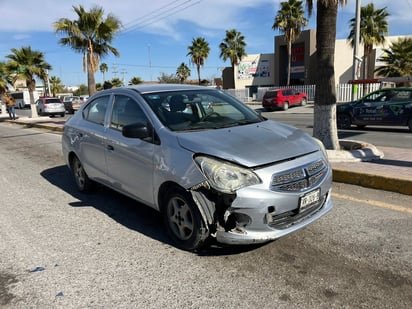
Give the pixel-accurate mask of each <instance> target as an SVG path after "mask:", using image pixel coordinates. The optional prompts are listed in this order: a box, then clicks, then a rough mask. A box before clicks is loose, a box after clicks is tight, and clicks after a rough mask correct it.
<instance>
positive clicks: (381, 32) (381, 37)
mask: <svg viewBox="0 0 412 309" xmlns="http://www.w3.org/2000/svg"><path fill="white" fill-rule="evenodd" d="M388 16H389V13H388V12H387V10H386V7H384V8H382V9H376V10H375V7H374V5H373V3H369V4H368V5H366V6H363V7H361V12H360V36H359V43H363V55H364V61H363V62H364V63H363V78H365V79H367V78H373V76H372V74H370V73H369V70H368V67H369V65H368V63H369V60H370V55H371V52H372V50H373V46H374V45H378V44H383V43H384V42H385V35H387V34H388V21H387V20H386V18H387V17H388ZM349 22H350V27H351V31H350V33H349V36H348V40H349V41H350V44H351V45H352V47H353V46H354V45H355V42H354V41H355V31H356V18H352V19H351V20H350V21H349Z"/></svg>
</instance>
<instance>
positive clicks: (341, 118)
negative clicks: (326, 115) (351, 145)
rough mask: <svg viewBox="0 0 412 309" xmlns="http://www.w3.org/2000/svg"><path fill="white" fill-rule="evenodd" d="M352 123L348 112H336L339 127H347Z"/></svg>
mask: <svg viewBox="0 0 412 309" xmlns="http://www.w3.org/2000/svg"><path fill="white" fill-rule="evenodd" d="M351 125H352V121H351V119H350V116H349V115H348V114H338V123H337V126H338V128H339V129H349V128H350V127H351Z"/></svg>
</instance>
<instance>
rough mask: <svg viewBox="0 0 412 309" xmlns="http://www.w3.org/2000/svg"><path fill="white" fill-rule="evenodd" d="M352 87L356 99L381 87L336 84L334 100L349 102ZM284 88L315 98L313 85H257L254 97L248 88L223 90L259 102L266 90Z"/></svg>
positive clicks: (379, 85)
mask: <svg viewBox="0 0 412 309" xmlns="http://www.w3.org/2000/svg"><path fill="white" fill-rule="evenodd" d="M353 87H355V89H354V90H355V93H354V100H357V99H359V98H361V97H363V96H364V95H366V94H368V93H370V92H372V91H375V90H378V89H379V88H380V87H381V84H380V83H371V84H364V85H352V84H338V85H336V101H337V102H349V101H352V91H353ZM285 88H293V89H296V90H298V91H299V92H305V93H306V94H307V95H308V101H312V102H313V101H314V100H315V88H316V87H315V85H293V86H279V87H259V88H258V91H257V94H256V97H254V96H253V97H250V95H249V89H248V88H244V89H227V90H225V91H226V92H227V93H229V94H231V95H232V96H234V97H236V98H237V99H239V100H240V101H242V102H249V101H258V102H261V101H262V98H263V95H264V94H265V92H266V91H268V90H273V89H285Z"/></svg>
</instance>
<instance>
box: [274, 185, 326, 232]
mask: <svg viewBox="0 0 412 309" xmlns="http://www.w3.org/2000/svg"><path fill="white" fill-rule="evenodd" d="M327 196H328V194H327V193H326V194H324V195H323V196H322V197H321V199H320V200H319V202H318V203H316V204H314V205H312V206H311V207H309V208H307V209H305V210H304V211H302V212H299V210H298V209H296V210H292V211H288V212H284V213H282V214H279V215H276V214H275V215H272V216H271V219H270V222H268V225H269V226H270V227H272V228H276V229H279V230H282V229H286V228H288V227H290V226H292V225H294V224H296V223H299V222H301V221H303V220H305V219H307V218H309V217H311V216H313V215H314V214H315V213H317V212H318V211H319V210H320V209H321V208H322V207H323V205H324V203H325V201H326V198H327ZM268 221H269V220H268Z"/></svg>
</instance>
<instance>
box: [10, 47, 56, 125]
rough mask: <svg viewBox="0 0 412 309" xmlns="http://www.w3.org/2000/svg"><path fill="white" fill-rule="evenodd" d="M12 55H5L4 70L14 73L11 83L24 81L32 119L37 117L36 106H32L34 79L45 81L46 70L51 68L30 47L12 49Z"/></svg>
mask: <svg viewBox="0 0 412 309" xmlns="http://www.w3.org/2000/svg"><path fill="white" fill-rule="evenodd" d="M11 51H12V54H10V55H7V56H6V58H8V59H9V61H8V62H7V63H6V68H7V70H8V71H9V72H15V75H14V77H13V83H14V82H15V81H16V80H18V79H23V80H25V81H26V87H27V89H28V90H29V95H30V106H31V113H32V117H33V118H35V117H38V115H37V110H36V106H35V105H34V95H33V91H34V90H36V80H35V79H34V78H35V77H37V78H39V79H42V80H45V79H46V78H47V70H50V69H51V68H52V67H51V65H50V64H48V63H47V62H46V61H45V60H44V54H43V53H42V52H40V51H35V50H32V49H31V47H30V46H26V47H22V48H20V49H16V48H12V49H11Z"/></svg>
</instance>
